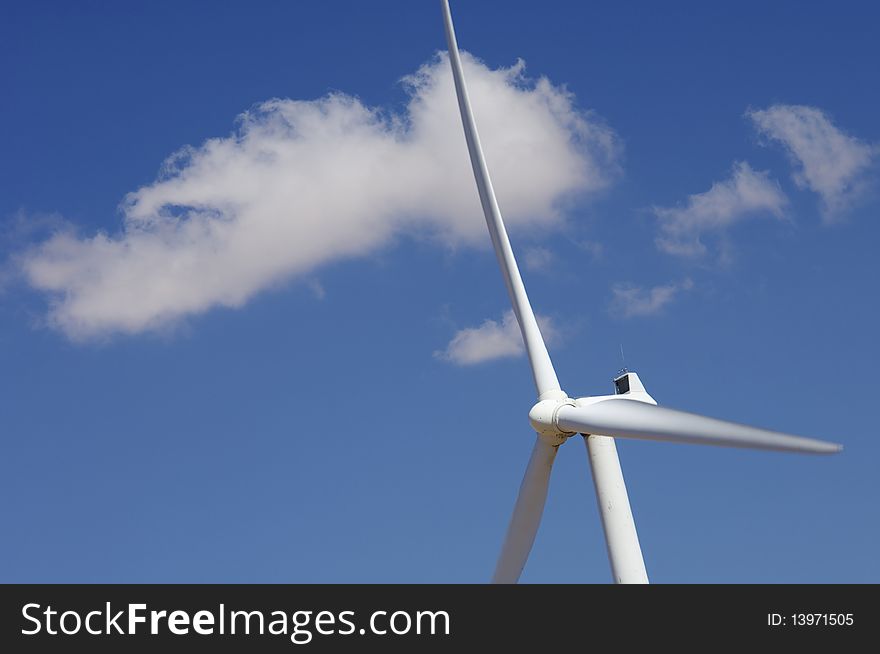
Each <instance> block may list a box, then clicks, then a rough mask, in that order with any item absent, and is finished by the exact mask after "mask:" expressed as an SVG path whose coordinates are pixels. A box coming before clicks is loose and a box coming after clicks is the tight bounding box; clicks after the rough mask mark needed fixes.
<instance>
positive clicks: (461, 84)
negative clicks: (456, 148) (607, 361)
mask: <svg viewBox="0 0 880 654" xmlns="http://www.w3.org/2000/svg"><path fill="white" fill-rule="evenodd" d="M440 4H441V7H442V9H443V24H444V26H445V28H446V42H447V44H448V46H449V63H450V64H451V66H452V78H453V80H454V82H455V95H456V97H457V98H458V108H459V111H460V113H461V123H462V126H463V127H464V136H465V140H466V141H467V147H468V154H470V158H471V167H472V168H473V171H474V179H475V180H476V182H477V190H478V191H479V193H480V204H482V206H483V215H484V216H485V218H486V226H487V227H488V228H489V235H490V236H491V237H492V246H493V247H494V248H495V256H496V257H497V258H498V265H499V266H500V267H501V275H502V276H503V277H504V284H505V285H506V286H507V293H508V294H509V295H510V302H511V304H512V305H513V313H514V315H515V316H516V321H517V323H518V324H519V329H520V332H521V333H522V338H523V344H524V345H525V348H526V354H527V355H528V358H529V365H530V366H531V368H532V377H533V378H534V380H535V387H536V388H537V391H538V399H539V400H550V399H564V398H565V397H567V396H566V394H565V393H564V392H563V391H562V389H561V388H560V387H559V380H558V379H557V378H556V371H555V370H554V369H553V363H552V362H551V361H550V354H549V353H548V352H547V345H546V344H545V343H544V338H543V337H542V336H541V329H540V328H539V327H538V321H537V320H536V319H535V313H534V311H532V305H531V303H530V302H529V296H528V295H527V294H526V287H525V286H524V285H523V281H522V277H521V276H520V274H519V267H518V266H517V265H516V259H515V258H514V256H513V249H512V248H511V247H510V239H509V238H508V237H507V230H506V229H505V228H504V220H503V219H502V218H501V210H500V209H499V208H498V201H497V200H496V199H495V190H494V189H493V188H492V180H491V178H490V177H489V169H488V167H487V166H486V160H485V157H483V148H482V146H481V145H480V135H479V134H478V133H477V125H476V123H475V121H474V114H473V111H472V110H471V103H470V99H469V98H468V92H467V85H466V84H465V81H464V73H463V72H462V69H461V57H460V56H459V54H458V44H457V42H456V40H455V29H454V28H453V26H452V13H451V12H450V10H449V2H448V0H441V2H440ZM558 446H559V442H552V440H546V439H544V438H542V437H541V436H539V437H538V439H537V441H536V442H535V448H534V450H533V451H532V456H531V459H529V465H528V468H526V474H525V477H524V478H523V481H522V485H521V486H520V489H519V496H518V497H517V500H516V506H515V507H514V509H513V516H512V517H511V519H510V526H509V527H508V529H507V535H506V537H505V539H504V545H502V548H501V556H500V557H499V559H498V566H497V568H496V569H495V576H494V577H493V581H494V582H495V583H516V581H517V580H518V579H519V576H520V573H521V572H522V569H523V566H525V563H526V559H528V556H529V552H530V551H531V549H532V543H534V542H535V535H536V534H537V533H538V526H539V525H540V523H541V516H542V514H543V513H544V502H545V501H546V499H547V488H548V486H549V483H550V471H551V469H552V467H553V460H554V459H555V458H556V451H557V448H558Z"/></svg>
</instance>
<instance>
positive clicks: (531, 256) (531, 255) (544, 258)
mask: <svg viewBox="0 0 880 654" xmlns="http://www.w3.org/2000/svg"><path fill="white" fill-rule="evenodd" d="M553 259H554V256H553V253H552V252H551V251H550V248H546V247H543V246H535V247H530V248H526V251H525V263H526V268H528V269H529V270H534V271H536V272H540V271H546V270H547V269H549V268H550V264H552V263H553Z"/></svg>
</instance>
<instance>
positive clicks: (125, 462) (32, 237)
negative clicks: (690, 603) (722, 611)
mask: <svg viewBox="0 0 880 654" xmlns="http://www.w3.org/2000/svg"><path fill="white" fill-rule="evenodd" d="M715 4H716V3H673V4H672V6H668V5H664V6H663V7H660V6H659V5H657V4H656V3H639V2H627V3H622V2H615V3H588V4H587V3H569V2H561V1H560V2H556V1H550V0H548V1H547V2H544V3H542V4H541V5H540V7H539V6H538V5H536V4H535V3H526V2H503V3H502V2H480V3H464V2H457V3H453V12H454V16H455V18H456V26H457V31H458V38H459V44H460V46H461V47H462V48H463V49H464V50H466V51H468V52H470V53H472V54H473V55H474V56H475V57H477V58H478V59H479V61H477V60H469V64H468V69H467V70H466V72H468V74H469V78H470V79H471V80H473V81H472V86H473V87H474V88H473V89H472V90H473V94H474V103H475V111H476V113H477V121H478V124H479V125H480V127H481V129H482V131H483V133H484V141H485V143H484V145H485V146H486V149H487V156H488V158H489V163H490V166H492V168H493V172H494V173H495V176H496V182H497V186H498V189H497V190H498V194H499V201H500V203H501V207H502V209H503V210H504V211H505V213H506V214H507V217H508V220H509V223H510V226H511V234H512V241H513V245H514V249H515V251H516V252H517V255H518V256H519V258H520V263H521V266H522V267H523V270H524V277H525V282H526V285H527V288H528V289H529V292H530V295H531V298H532V302H533V304H534V305H535V308H536V311H537V312H538V314H539V315H540V316H543V317H544V318H543V319H544V320H545V321H546V322H545V325H548V331H549V332H551V334H552V338H551V346H550V351H551V355H552V356H553V359H554V363H555V365H556V368H557V372H558V373H559V377H560V381H561V382H562V385H563V387H564V388H565V389H566V390H567V391H568V392H569V393H570V394H571V395H586V394H602V393H607V392H610V379H611V377H612V376H613V375H614V374H615V373H616V371H617V370H618V369H619V368H620V366H621V357H620V346H621V344H622V345H623V347H624V350H625V353H626V364H627V365H628V366H629V367H630V368H632V369H635V370H637V371H638V372H639V374H640V376H641V378H642V380H643V382H644V383H645V385H646V387H647V389H648V391H649V392H650V393H651V394H652V395H653V396H654V397H655V398H657V400H658V401H659V402H660V403H662V404H667V405H669V406H673V407H676V408H682V409H687V410H691V411H696V412H700V413H704V414H707V415H713V416H717V417H720V418H728V419H733V420H737V421H741V422H747V423H752V424H757V425H761V426H766V427H770V428H775V429H779V430H782V431H787V432H791V433H798V434H804V435H807V436H815V437H820V438H826V439H828V440H834V441H839V442H842V443H844V445H845V448H846V449H845V450H844V452H843V453H842V454H840V455H837V456H834V457H808V456H797V455H785V454H776V453H763V452H747V451H737V450H725V449H720V448H717V449H716V448H699V447H696V446H684V445H671V444H657V443H641V442H620V443H619V450H620V456H621V462H622V465H623V470H624V474H625V476H626V479H627V483H628V487H629V493H630V497H631V500H632V504H633V511H634V513H635V517H636V522H637V526H638V529H639V534H640V538H641V542H642V546H643V549H644V553H645V560H646V564H647V568H648V573H649V576H650V577H651V579H652V580H653V581H655V582H679V581H680V582H747V581H752V582H808V581H815V582H837V581H839V582H867V581H870V582H877V581H880V564H878V563H877V560H876V549H877V542H878V538H880V526H878V519H877V517H878V510H877V502H878V499H880V482H878V479H877V474H876V470H877V460H878V457H880V445H878V441H877V439H876V437H875V436H876V434H877V428H876V422H875V420H874V415H873V405H874V404H875V402H874V400H873V399H872V398H874V397H876V396H877V394H878V392H880V384H878V381H877V378H876V375H875V372H874V368H875V367H876V365H875V364H876V362H877V360H878V345H877V339H876V334H877V333H878V331H880V325H878V323H880V310H878V303H877V290H876V288H877V279H878V263H877V258H876V253H875V250H876V243H877V241H878V237H880V228H878V222H877V212H878V210H880V195H878V184H880V174H878V165H877V161H878V159H880V154H878V145H877V144H878V143H880V125H878V122H877V115H878V105H880V89H878V87H877V84H876V83H875V80H876V68H877V64H878V61H880V44H878V43H877V40H876V38H875V34H874V31H875V30H874V26H875V25H876V23H877V19H878V18H880V16H878V13H877V9H876V8H875V7H874V6H873V5H872V4H871V3H867V2H862V3H855V2H842V3H836V4H835V5H834V6H833V7H832V6H829V5H823V4H821V3H795V2H779V3H772V4H771V5H770V6H767V4H766V3H757V2H740V3H735V4H734V3H731V4H728V5H726V6H724V7H721V6H715ZM443 49H445V43H444V39H443V31H442V23H441V18H440V11H439V7H438V6H437V3H435V2H433V1H432V2H420V3H414V2H403V1H400V2H390V1H389V2H374V3H363V2H338V3H336V2H333V3H331V2H299V3H259V2H258V3H248V4H246V5H245V4H236V3H197V2H192V3H162V2H157V3H150V5H149V6H146V5H144V6H140V7H134V6H130V5H129V6H123V5H122V4H118V3H114V4H104V3H77V4H76V6H74V5H71V4H69V3H21V4H20V5H18V6H15V5H13V4H11V3H8V4H6V5H4V8H3V10H2V15H0V88H2V92H3V98H4V102H3V103H0V117H2V119H3V124H4V125H5V129H3V130H2V131H0V152H2V153H3V156H2V157H0V179H2V180H3V183H2V187H0V262H2V264H0V371H2V374H0V416H2V419H0V434H2V450H0V452H2V456H0V515H2V520H3V534H4V537H3V538H2V539H0V561H2V564H0V580H2V581H31V582H50V581H55V582H72V581H80V582H102V581H103V582H128V581H130V582H175V581H179V582H199V581H201V582H221V581H228V582H244V581H255V582H453V581H457V582H481V581H485V580H487V579H488V578H489V576H490V574H491V571H492V569H493V567H494V562H495V557H496V556H497V552H498V548H499V545H500V543H501V539H502V537H503V534H504V530H505V528H506V525H507V520H508V518H509V515H510V511H511V509H512V507H513V502H514V499H515V495H516V490H517V488H518V486H519V482H520V479H521V476H522V472H523V470H524V467H525V464H526V461H527V458H528V455H529V452H530V450H531V447H532V444H533V440H534V436H533V434H532V432H531V431H530V429H529V426H528V422H527V418H526V415H527V412H528V409H529V408H530V406H531V404H532V402H533V401H534V391H533V387H532V382H531V377H530V374H529V370H528V366H527V363H526V361H525V359H524V358H523V357H522V356H518V355H517V354H518V347H517V341H516V339H515V338H511V334H513V336H516V333H515V331H512V330H510V329H508V328H507V326H506V324H505V322H504V315H505V312H506V311H507V310H508V308H509V307H508V303H507V298H506V294H505V291H504V287H503V284H502V281H501V278H500V275H499V273H498V270H497V265H496V262H495V258H494V256H493V254H492V253H491V250H490V249H489V239H488V235H487V234H486V233H485V225H484V223H483V219H482V216H481V215H480V213H479V208H478V204H477V203H476V190H475V188H474V187H473V184H472V179H470V178H469V175H470V172H469V170H468V168H467V165H468V162H467V155H466V151H465V149H464V140H463V135H462V133H461V129H460V125H457V124H455V123H454V121H453V122H450V121H449V120H448V118H449V116H448V115H447V114H446V113H444V112H445V111H446V110H445V109H444V108H443V107H445V106H446V105H444V104H443V103H444V102H445V100H444V98H447V96H448V94H446V93H445V92H444V91H443V89H445V88H446V87H445V86H444V84H445V81H444V80H445V79H446V78H445V75H446V74H447V71H446V65H445V64H446V62H444V61H442V59H441V60H438V59H437V58H436V55H437V52H438V51H441V50H443ZM520 58H521V59H522V60H524V62H525V69H524V71H521V72H520V73H519V74H517V70H511V67H515V66H516V64H517V61H518V59H520ZM417 71H421V76H420V77H419V78H417V79H415V80H413V78H412V77H410V81H409V82H405V83H402V82H401V80H402V79H403V78H404V77H406V76H412V75H414V74H415V73H417ZM505 71H506V72H505ZM542 77H546V79H547V80H549V82H538V80H539V79H541V78H542ZM449 89H450V91H451V87H449ZM480 89H482V90H480ZM328 94H329V95H328ZM328 98H330V99H328ZM272 99H277V100H278V101H277V102H274V103H271V104H266V103H267V102H268V101H270V100H272ZM448 99H449V100H450V101H453V99H452V98H448ZM292 101H299V102H292ZM481 107H482V110H481ZM481 111H482V115H483V117H484V120H482V121H481V118H480V117H481ZM243 112H249V114H248V115H249V116H250V118H249V119H248V120H249V121H250V122H248V120H244V121H243V120H241V119H238V118H237V117H239V116H240V115H241V114H242V113H243ZM456 119H457V118H456ZM450 126H451V127H450ZM508 137H509V138H508ZM569 137H570V138H569ZM209 139H214V141H208V140H209ZM206 143H207V145H205V144H206ZM493 144H494V147H493ZM187 145H189V146H192V149H190V150H189V151H187V152H186V153H185V155H184V156H178V157H177V159H176V160H175V162H174V165H173V166H171V167H169V166H167V165H166V166H164V168H163V162H165V161H166V160H167V159H168V158H169V157H170V156H171V155H173V154H174V153H178V152H180V151H181V148H183V147H184V146H187ZM493 153H494V154H493ZM524 153H528V156H523V154H524ZM829 162H830V163H829ZM447 164H448V165H447ZM468 330H470V331H468ZM456 343H457V344H458V345H456ZM462 344H464V345H469V346H470V347H463V346H462ZM491 355H494V356H491ZM608 580H610V573H609V569H608V563H607V558H606V554H605V546H604V540H603V537H602V533H601V527H600V523H599V518H598V514H597V511H596V506H595V499H594V496H593V490H592V483H591V481H590V476H589V469H588V464H587V460H586V454H585V451H584V448H583V445H582V443H581V442H580V439H572V440H570V442H568V443H566V444H565V445H563V447H562V451H561V452H560V455H559V457H558V458H557V463H556V468H555V470H554V476H553V479H552V482H551V489H550V497H549V501H548V505H547V510H546V513H545V517H544V523H543V525H542V528H541V531H540V532H539V534H538V538H537V541H536V543H535V547H534V549H533V552H532V556H531V559H530V561H529V563H528V565H527V567H526V570H525V572H524V575H523V581H526V582H605V581H608Z"/></svg>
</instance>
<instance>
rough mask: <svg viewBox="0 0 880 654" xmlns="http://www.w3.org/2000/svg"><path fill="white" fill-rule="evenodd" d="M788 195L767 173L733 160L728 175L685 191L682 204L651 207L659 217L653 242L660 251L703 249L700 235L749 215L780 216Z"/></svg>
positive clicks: (699, 251)
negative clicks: (693, 191) (699, 189)
mask: <svg viewBox="0 0 880 654" xmlns="http://www.w3.org/2000/svg"><path fill="white" fill-rule="evenodd" d="M787 204H788V198H787V197H786V196H785V194H784V193H783V192H782V189H780V188H779V184H778V183H777V182H775V181H774V180H772V179H770V177H769V175H768V173H767V172H766V171H765V172H756V171H754V170H752V168H751V166H749V164H747V163H746V162H744V161H741V162H738V163H736V164H734V167H733V173H732V175H731V176H730V178H728V179H726V180H724V181H723V182H715V183H714V184H712V187H711V188H710V189H709V190H708V191H706V192H704V193H697V194H695V195H689V196H688V199H687V201H686V202H685V203H684V205H683V206H679V207H670V208H663V207H654V213H655V214H656V215H657V218H659V220H660V234H659V235H658V236H657V239H656V243H657V247H659V248H660V249H661V250H663V251H664V252H667V253H669V254H676V255H682V256H696V255H701V254H705V253H706V246H705V244H704V243H703V241H702V240H701V237H702V236H703V235H704V234H706V233H716V234H718V233H722V232H723V231H724V230H726V229H727V228H728V227H730V226H731V225H733V224H735V223H737V222H741V221H743V220H746V219H748V218H752V217H760V216H762V215H767V214H771V215H774V216H777V217H781V216H782V215H783V213H784V210H785V207H786V205H787Z"/></svg>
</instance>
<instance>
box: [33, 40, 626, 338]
mask: <svg viewBox="0 0 880 654" xmlns="http://www.w3.org/2000/svg"><path fill="white" fill-rule="evenodd" d="M464 64H465V69H466V74H467V77H468V86H469V89H470V91H471V95H472V101H473V104H474V111H475V113H476V116H477V120H478V121H479V124H480V130H481V136H482V138H483V140H484V145H485V149H486V154H487V157H488V160H489V165H490V167H491V169H492V176H493V180H494V181H495V183H496V186H497V189H498V194H499V197H500V198H501V203H502V208H503V209H504V211H505V218H506V220H507V223H508V226H509V227H510V228H511V229H512V230H517V229H520V230H521V229H527V228H533V229H535V228H541V229H547V228H552V227H554V226H559V225H561V224H562V216H561V212H560V210H559V206H560V202H561V201H562V200H565V199H566V198H568V197H569V196H571V195H572V194H576V193H580V194H583V193H590V192H594V191H597V190H599V189H602V188H604V187H605V186H607V185H608V184H609V182H610V181H611V180H612V179H613V178H614V176H615V175H616V174H617V172H618V166H619V165H618V149H619V148H618V140H617V138H616V136H615V134H614V132H613V131H612V130H610V129H609V128H608V127H606V126H604V124H602V123H601V122H600V121H598V120H597V119H596V118H595V117H593V116H592V115H591V114H589V113H585V112H583V111H580V110H579V109H577V107H576V106H575V104H574V99H573V97H572V96H571V95H570V94H569V93H568V92H567V91H565V89H563V88H561V87H558V86H554V85H553V84H551V83H550V82H549V81H548V80H546V79H544V78H541V79H539V80H537V81H529V80H527V79H526V78H525V77H524V74H523V64H522V62H519V63H518V64H516V65H514V66H512V67H510V68H503V69H498V70H491V69H489V68H487V67H486V66H485V65H484V64H482V63H481V62H479V61H477V60H475V59H474V58H472V57H470V56H467V55H465V56H464ZM405 86H406V88H407V90H408V92H409V96H410V97H409V102H408V104H407V106H406V109H405V111H404V112H402V113H400V114H392V113H389V112H388V111H385V110H381V109H376V108H370V107H367V106H365V105H364V104H363V103H362V102H361V101H360V100H358V99H357V98H354V97H351V96H348V95H345V94H341V93H337V94H332V95H329V96H327V97H324V98H321V99H319V100H313V101H296V100H284V99H275V100H270V101H268V102H264V103H262V104H260V105H258V106H256V107H255V108H253V109H252V110H250V111H248V112H246V113H245V114H243V115H242V116H241V117H240V119H239V126H238V129H237V131H236V132H235V133H233V134H232V135H230V136H227V137H224V138H214V139H210V140H208V141H206V142H205V143H203V144H202V145H200V146H198V147H187V148H184V149H183V150H181V151H180V152H178V153H177V154H175V155H174V156H172V157H171V158H170V159H169V160H168V161H167V162H166V164H165V167H164V171H163V173H162V175H161V177H160V178H159V179H157V180H156V181H155V182H153V183H152V184H149V185H147V186H144V187H142V188H140V189H138V190H137V191H135V192H133V193H131V194H129V195H128V197H127V198H126V199H125V202H124V203H123V205H122V212H123V224H122V226H121V230H120V231H119V232H118V233H115V234H104V233H99V234H96V235H86V236H82V235H78V234H76V233H75V230H73V229H70V230H68V231H59V232H58V233H56V234H55V235H54V236H53V237H51V238H49V239H48V240H46V241H44V242H42V243H40V244H39V245H37V246H35V247H33V248H31V249H29V250H28V251H26V252H24V253H23V254H22V255H21V256H20V257H19V259H18V262H19V265H20V269H21V270H22V272H23V273H24V276H25V278H26V280H27V281H28V282H29V284H30V285H31V286H32V287H33V288H35V289H37V290H39V291H42V292H44V293H45V294H46V295H47V296H48V298H49V314H48V323H49V324H50V325H51V326H53V327H55V328H57V329H60V330H62V331H63V332H64V333H66V334H67V335H68V336H69V337H71V338H74V339H86V338H91V337H100V336H104V335H107V334H113V333H127V334H134V333H139V332H143V331H147V330H153V329H161V328H165V327H166V326H168V325H169V324H171V325H173V324H174V323H175V322H177V321H179V320H181V319H183V318H185V317H187V316H191V315H195V314H199V313H202V312H204V311H207V310H209V309H211V308H213V307H241V306H242V305H244V304H245V303H246V302H247V301H248V300H249V299H250V298H252V297H253V296H254V295H255V294H256V293H258V292H260V291H262V290H264V289H266V288H269V287H271V286H273V285H278V284H280V283H284V282H286V281H288V280H290V279H295V278H299V279H302V280H308V279H309V278H310V277H311V276H312V275H313V274H314V271H315V270H316V269H317V268H318V267H320V266H321V265H324V264H327V263H329V262H332V261H335V260H338V259H341V258H345V257H357V256H363V255H366V254H369V253H371V252H374V251H375V250H377V249H378V248H380V247H382V246H384V245H386V244H388V243H389V242H391V241H392V240H393V238H394V237H395V236H396V235H398V234H401V233H415V234H420V235H423V236H424V235H427V236H428V237H430V238H434V239H437V240H440V241H444V242H447V243H449V242H451V243H459V244H473V243H478V244H480V245H483V244H485V243H487V238H486V234H485V224H484V222H483V219H482V214H481V211H480V208H479V202H478V200H477V194H476V190H475V188H474V181H473V177H472V175H471V171H470V165H469V161H468V156H467V151H466V148H465V143H464V137H463V136H462V132H461V123H460V119H459V116H458V110H457V107H456V100H455V93H454V91H453V87H452V80H451V75H450V72H449V65H448V61H447V60H446V58H445V56H438V57H436V58H435V60H433V61H432V62H430V63H428V64H426V65H425V66H423V67H422V68H421V69H419V71H418V72H417V73H415V74H414V75H412V76H410V77H408V78H406V80H405ZM319 295H320V294H319Z"/></svg>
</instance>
